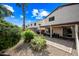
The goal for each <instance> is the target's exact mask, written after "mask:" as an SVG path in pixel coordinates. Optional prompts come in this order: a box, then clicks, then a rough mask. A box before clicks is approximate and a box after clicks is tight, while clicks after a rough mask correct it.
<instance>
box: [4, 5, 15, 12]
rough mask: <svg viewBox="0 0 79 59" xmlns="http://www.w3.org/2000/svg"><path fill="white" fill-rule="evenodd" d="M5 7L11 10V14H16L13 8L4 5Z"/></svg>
mask: <svg viewBox="0 0 79 59" xmlns="http://www.w3.org/2000/svg"><path fill="white" fill-rule="evenodd" d="M4 7H6V8H7V9H8V10H10V11H11V12H14V9H13V7H11V6H9V5H4Z"/></svg>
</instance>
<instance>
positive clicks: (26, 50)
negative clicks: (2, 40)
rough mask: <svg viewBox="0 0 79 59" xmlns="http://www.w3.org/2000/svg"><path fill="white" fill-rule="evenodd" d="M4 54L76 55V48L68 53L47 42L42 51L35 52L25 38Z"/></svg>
mask: <svg viewBox="0 0 79 59" xmlns="http://www.w3.org/2000/svg"><path fill="white" fill-rule="evenodd" d="M4 54H8V55H11V56H75V55H76V50H75V49H73V50H72V53H68V52H65V51H63V50H61V49H58V48H56V47H54V46H52V45H50V44H47V48H46V49H45V50H43V51H42V52H35V51H33V50H32V49H31V48H30V47H29V44H24V43H23V40H20V42H19V43H18V44H17V45H16V46H15V47H13V48H11V49H8V50H7V51H6V52H5V53H4Z"/></svg>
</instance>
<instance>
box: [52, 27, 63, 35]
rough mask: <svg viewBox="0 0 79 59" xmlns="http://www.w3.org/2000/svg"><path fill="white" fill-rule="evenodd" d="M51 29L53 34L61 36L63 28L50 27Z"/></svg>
mask: <svg viewBox="0 0 79 59" xmlns="http://www.w3.org/2000/svg"><path fill="white" fill-rule="evenodd" d="M52 28H53V33H57V34H59V35H60V36H63V28H62V27H52Z"/></svg>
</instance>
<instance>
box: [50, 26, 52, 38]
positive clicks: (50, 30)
mask: <svg viewBox="0 0 79 59" xmlns="http://www.w3.org/2000/svg"><path fill="white" fill-rule="evenodd" d="M50 37H51V38H52V26H51V25H50Z"/></svg>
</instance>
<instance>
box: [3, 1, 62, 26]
mask: <svg viewBox="0 0 79 59" xmlns="http://www.w3.org/2000/svg"><path fill="white" fill-rule="evenodd" d="M3 5H4V6H5V7H6V8H7V9H9V10H10V11H12V12H13V15H12V16H9V17H6V18H5V20H6V21H8V22H11V23H13V24H15V25H18V26H22V17H23V16H22V9H21V8H20V7H17V6H16V4H15V3H3ZM60 5H62V4H61V3H29V4H28V6H26V9H25V10H26V24H29V23H32V22H36V21H38V20H42V19H43V18H44V17H46V16H47V15H48V14H50V13H51V12H52V11H53V10H54V9H55V8H57V7H58V6H60Z"/></svg>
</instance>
